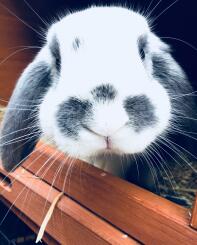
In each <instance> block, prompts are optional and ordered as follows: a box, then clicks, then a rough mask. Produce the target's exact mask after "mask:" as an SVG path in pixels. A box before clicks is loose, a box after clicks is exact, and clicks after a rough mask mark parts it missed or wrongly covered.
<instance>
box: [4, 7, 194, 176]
mask: <svg viewBox="0 0 197 245" xmlns="http://www.w3.org/2000/svg"><path fill="white" fill-rule="evenodd" d="M192 91H193V89H192V87H191V85H190V82H189V81H188V79H187V76H186V75H185V73H184V71H183V69H182V68H181V67H180V65H179V64H178V63H177V61H175V59H174V58H173V56H172V50H171V47H169V45H168V44H166V43H164V42H163V41H162V40H161V39H160V38H159V37H158V36H157V35H156V34H155V33H154V32H153V31H152V29H151V24H150V20H149V19H148V18H147V17H145V16H143V15H142V14H140V13H139V12H136V11H134V10H132V9H128V8H126V7H120V6H117V7H116V6H107V7H106V6H105V7H102V6H99V7H98V6H94V7H89V8H87V9H85V10H81V11H77V12H74V13H71V14H68V15H66V16H65V17H63V18H61V19H60V20H59V21H57V22H56V23H53V24H52V25H51V26H50V27H49V29H48V31H47V34H46V41H45V43H44V45H43V47H42V49H41V50H40V51H39V53H38V54H37V55H36V57H35V58H34V60H33V61H32V62H31V63H30V64H29V65H28V66H27V68H26V69H25V70H24V72H23V73H22V75H21V77H20V78H19V80H18V82H17V84H16V87H15V89H14V92H13V94H12V96H11V99H10V102H9V104H8V108H7V112H6V114H5V117H4V120H3V123H2V129H1V158H2V163H3V166H4V168H5V169H6V170H7V171H13V170H14V169H16V168H17V167H18V166H19V165H20V164H21V163H22V162H23V159H26V158H27V157H28V155H29V154H30V153H31V152H32V151H33V149H34V147H35V145H36V143H37V141H38V140H39V138H40V137H41V136H45V137H48V138H50V139H52V140H53V141H54V143H55V144H56V146H57V148H58V149H59V150H61V151H62V152H64V153H65V154H68V155H70V156H73V157H76V158H79V159H81V160H84V161H86V162H88V163H89V164H93V165H95V166H97V167H99V168H101V169H104V170H106V171H108V172H110V173H112V174H114V175H117V176H120V177H124V175H125V173H124V174H123V173H122V172H123V171H122V164H124V172H126V176H129V175H130V171H131V166H133V164H134V162H135V157H136V156H138V155H139V156H140V155H141V154H142V155H143V154H145V153H146V152H147V151H148V150H150V149H151V147H154V146H157V145H158V144H160V142H161V141H162V139H164V140H165V139H166V143H165V144H164V141H163V149H164V151H163V154H165V153H167V154H166V157H167V155H170V154H171V153H170V149H169V148H171V146H170V147H169V146H168V145H169V144H170V143H169V142H170V141H167V139H169V140H171V142H175V143H177V144H179V145H180V146H181V144H182V143H183V144H184V143H185V140H183V139H182V137H183V135H181V134H180V131H181V130H183V129H184V130H186V129H187V128H190V129H191V127H194V126H193V125H192V122H191V121H189V120H187V118H189V117H192V114H193V108H194V107H195V106H194V102H193V101H192V99H191V97H189V96H184V95H187V94H190V93H192ZM21 105H24V108H28V109H23V107H21ZM13 107H14V108H19V110H17V112H16V110H12V108H13ZM27 136H30V137H28V140H27ZM16 139H18V140H19V141H20V140H21V142H22V143H18V142H17V141H16ZM24 139H25V142H24ZM172 139H173V141H172ZM188 152H189V151H188ZM191 154H192V153H191ZM191 154H190V155H191ZM139 167H141V166H139ZM142 168H144V167H142ZM125 178H127V177H125Z"/></svg>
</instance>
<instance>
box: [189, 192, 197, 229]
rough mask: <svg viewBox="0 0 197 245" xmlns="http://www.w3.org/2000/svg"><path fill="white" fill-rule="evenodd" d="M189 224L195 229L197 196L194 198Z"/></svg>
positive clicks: (196, 223)
mask: <svg viewBox="0 0 197 245" xmlns="http://www.w3.org/2000/svg"><path fill="white" fill-rule="evenodd" d="M190 225H191V227H193V228H195V229H197V196H196V200H195V202H194V206H193V211H192V218H191V223H190Z"/></svg>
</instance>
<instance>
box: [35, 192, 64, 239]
mask: <svg viewBox="0 0 197 245" xmlns="http://www.w3.org/2000/svg"><path fill="white" fill-rule="evenodd" d="M63 195H64V193H63V192H60V193H59V194H58V195H57V196H56V197H55V199H54V200H53V202H52V203H51V206H50V208H49V210H48V212H47V214H46V216H45V218H44V220H43V222H42V224H41V226H40V230H39V232H38V235H37V238H36V243H38V242H40V241H41V239H42V237H43V235H44V231H45V229H46V226H47V224H48V222H49V220H50V218H51V216H52V214H53V211H54V209H55V206H56V204H57V202H58V201H59V200H60V198H61V197H62V196H63Z"/></svg>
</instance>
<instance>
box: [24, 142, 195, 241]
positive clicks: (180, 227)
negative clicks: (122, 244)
mask: <svg viewBox="0 0 197 245" xmlns="http://www.w3.org/2000/svg"><path fill="white" fill-rule="evenodd" d="M42 147H43V149H41V148H42ZM54 152H55V151H54V149H53V148H52V147H50V146H47V147H45V149H44V146H43V145H42V143H40V144H38V146H37V150H36V151H35V152H34V153H33V154H32V156H31V157H30V158H29V159H28V160H27V161H26V163H25V164H24V167H25V168H27V169H28V170H29V171H31V172H32V173H34V174H36V175H37V176H39V177H42V175H43V174H44V173H45V177H44V179H45V181H47V182H48V183H52V182H53V185H54V186H55V187H56V188H58V189H59V190H62V188H63V186H64V184H65V186H64V188H63V190H64V192H65V193H66V194H67V195H69V196H70V197H72V198H73V199H74V200H77V201H78V202H79V203H81V204H82V205H83V206H85V207H87V208H88V209H90V210H91V211H93V212H95V213H96V214H98V215H100V216H101V217H103V218H104V219H105V220H107V221H109V222H110V223H112V224H114V225H115V226H116V227H119V228H120V229H121V230H123V231H124V232H125V233H127V234H129V235H130V236H132V237H134V238H136V239H137V240H139V241H141V242H143V243H145V244H152V242H153V241H154V242H155V244H185V245H186V244H193V243H194V242H196V241H197V232H195V231H194V230H193V229H191V228H190V227H189V212H188V210H187V209H185V208H183V207H181V206H179V205H177V204H174V203H172V202H170V201H168V200H166V199H164V198H161V197H159V196H157V195H155V194H153V193H150V192H148V191H146V190H144V189H142V188H139V187H137V186H135V185H132V184H130V183H128V182H126V181H123V180H121V179H119V178H117V177H114V176H111V175H110V174H108V173H106V172H103V171H102V170H99V169H97V168H95V167H93V166H89V165H87V164H86V163H83V162H81V161H78V160H66V158H65V157H63V156H62V157H59V158H58V159H55V157H51V156H52V155H54ZM49 158H50V159H49ZM35 159H36V160H35ZM73 161H74V162H73ZM71 162H72V163H73V166H74V167H73V168H72V170H71V168H69V167H70V163H71ZM44 163H46V164H45V166H44ZM61 164H64V165H63V167H62V170H61V176H60V177H58V178H57V180H55V181H54V176H55V173H56V171H57V170H58V168H59V167H60V165H61ZM69 169H70V170H69ZM68 172H69V173H68ZM65 176H67V181H66V183H64V179H65Z"/></svg>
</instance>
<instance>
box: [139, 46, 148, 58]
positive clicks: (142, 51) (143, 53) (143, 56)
mask: <svg viewBox="0 0 197 245" xmlns="http://www.w3.org/2000/svg"><path fill="white" fill-rule="evenodd" d="M139 52H140V57H141V59H142V60H144V59H145V58H146V53H145V50H144V49H143V48H141V49H140V51H139Z"/></svg>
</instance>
